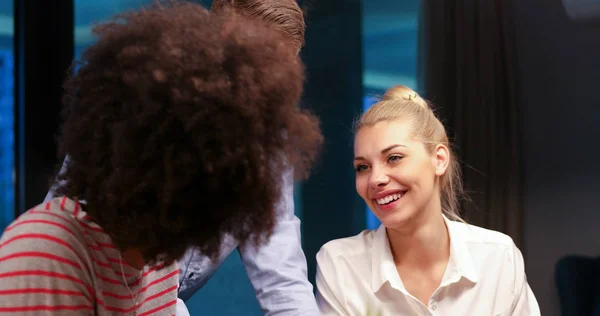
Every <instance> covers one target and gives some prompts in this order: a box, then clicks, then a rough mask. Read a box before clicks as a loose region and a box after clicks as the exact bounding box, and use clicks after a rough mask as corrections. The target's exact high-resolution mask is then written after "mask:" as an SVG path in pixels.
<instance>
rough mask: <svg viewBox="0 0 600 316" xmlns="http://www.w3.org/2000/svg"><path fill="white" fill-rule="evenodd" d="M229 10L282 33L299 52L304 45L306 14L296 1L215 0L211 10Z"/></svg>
mask: <svg viewBox="0 0 600 316" xmlns="http://www.w3.org/2000/svg"><path fill="white" fill-rule="evenodd" d="M228 8H231V9H233V10H234V11H235V12H237V13H238V14H240V15H243V16H246V17H248V18H251V19H254V20H257V21H262V22H263V23H265V24H266V25H267V26H268V27H270V28H272V29H274V30H276V31H278V32H280V33H281V34H283V35H284V37H286V38H288V39H289V40H291V41H292V43H294V45H295V47H296V50H297V51H300V48H302V46H303V45H304V31H305V28H306V25H305V23H304V13H303V12H302V10H301V9H300V7H299V6H298V3H297V2H296V0H213V3H212V7H211V10H212V11H214V12H219V11H222V10H223V9H228Z"/></svg>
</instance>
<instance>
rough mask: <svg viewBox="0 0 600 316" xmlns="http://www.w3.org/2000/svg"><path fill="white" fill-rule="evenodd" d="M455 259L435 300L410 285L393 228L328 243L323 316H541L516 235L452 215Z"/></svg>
mask: <svg viewBox="0 0 600 316" xmlns="http://www.w3.org/2000/svg"><path fill="white" fill-rule="evenodd" d="M444 219H445V222H446V226H447V227H448V231H449V235H450V259H449V261H448V265H447V267H446V271H445V273H444V276H443V278H442V281H441V283H440V286H439V287H438V288H437V290H436V291H435V292H434V293H433V295H432V296H431V298H430V300H429V303H428V304H427V305H425V304H423V303H421V302H420V301H419V300H417V299H416V298H415V297H414V296H412V295H411V294H410V293H409V292H408V291H407V290H406V288H405V287H404V284H403V283H402V280H401V279H400V276H399V274H398V271H397V270H396V265H395V263H394V259H393V257H392V251H391V249H390V244H389V241H388V238H387V234H386V229H385V227H383V225H382V226H380V227H379V228H378V229H377V230H373V231H368V230H365V231H363V232H362V233H360V234H358V235H357V236H354V237H349V238H342V239H337V240H333V241H330V242H328V243H327V244H325V245H324V246H323V247H322V248H321V250H320V251H319V253H318V254H317V264H318V271H317V290H318V293H317V300H318V304H319V308H320V310H321V314H322V315H357V316H358V315H374V316H375V315H382V316H383V315H410V316H413V315H444V316H445V315H450V316H455V315H486V316H488V315H490V316H495V315H515V316H529V315H540V309H539V307H538V304H537V301H536V299H535V296H534V295H533V292H532V291H531V288H530V287H529V285H528V284H527V279H526V277H525V269H524V265H523V256H522V255H521V252H520V251H519V249H517V247H516V246H515V244H514V242H513V241H512V239H511V238H510V237H508V236H507V235H504V234H502V233H499V232H495V231H491V230H487V229H483V228H480V227H476V226H473V225H467V224H464V223H459V222H454V221H450V220H448V219H447V218H444Z"/></svg>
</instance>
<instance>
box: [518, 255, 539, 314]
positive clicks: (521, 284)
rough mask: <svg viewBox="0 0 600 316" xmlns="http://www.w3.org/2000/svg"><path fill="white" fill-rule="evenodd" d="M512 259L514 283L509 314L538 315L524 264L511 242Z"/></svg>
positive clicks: (537, 308)
mask: <svg viewBox="0 0 600 316" xmlns="http://www.w3.org/2000/svg"><path fill="white" fill-rule="evenodd" d="M513 260H514V267H515V270H514V271H515V284H514V289H513V292H514V299H513V304H512V312H511V315H514V316H517V315H518V316H539V315H541V313H540V307H539V306H538V303H537V300H536V299H535V295H534V294H533V291H531V288H530V287H529V284H528V283H527V276H526V275H525V264H524V262H523V255H522V254H521V251H520V250H519V249H518V248H517V246H516V245H514V244H513Z"/></svg>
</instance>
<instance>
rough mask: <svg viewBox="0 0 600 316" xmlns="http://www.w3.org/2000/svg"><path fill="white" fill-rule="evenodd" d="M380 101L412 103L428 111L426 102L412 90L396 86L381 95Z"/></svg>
mask: <svg viewBox="0 0 600 316" xmlns="http://www.w3.org/2000/svg"><path fill="white" fill-rule="evenodd" d="M381 100H382V101H400V100H403V101H412V102H414V103H417V104H418V105H420V106H421V107H423V108H425V109H429V105H428V104H427V102H426V101H425V100H424V99H423V98H421V96H419V94H418V93H416V92H415V91H414V90H413V89H411V88H409V87H407V86H402V85H398V86H395V87H392V88H390V89H388V90H387V91H386V92H385V94H384V95H383V98H382V99H381Z"/></svg>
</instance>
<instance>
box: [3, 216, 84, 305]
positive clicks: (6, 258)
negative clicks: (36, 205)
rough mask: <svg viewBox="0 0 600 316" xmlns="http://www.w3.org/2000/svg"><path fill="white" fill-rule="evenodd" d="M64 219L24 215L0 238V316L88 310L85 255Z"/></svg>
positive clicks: (74, 229) (81, 242) (67, 219)
mask: <svg viewBox="0 0 600 316" xmlns="http://www.w3.org/2000/svg"><path fill="white" fill-rule="evenodd" d="M76 224H77V223H76V222H75V220H74V219H73V218H72V217H69V216H67V215H66V214H61V213H53V212H48V211H29V212H27V213H25V214H23V215H22V216H21V217H20V218H19V219H17V220H16V221H15V222H13V223H12V224H11V225H10V226H9V227H8V228H7V229H6V230H5V231H4V233H3V235H2V237H1V238H0V315H2V316H3V315H82V314H90V313H91V312H92V311H93V309H94V298H95V293H94V289H93V286H92V284H93V283H92V278H91V273H90V272H91V268H90V265H89V261H90V260H89V259H88V258H89V255H87V250H86V249H87V248H86V246H85V239H84V238H83V235H82V233H81V231H80V230H78V229H77V226H76Z"/></svg>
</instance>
